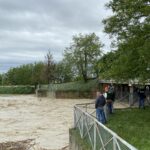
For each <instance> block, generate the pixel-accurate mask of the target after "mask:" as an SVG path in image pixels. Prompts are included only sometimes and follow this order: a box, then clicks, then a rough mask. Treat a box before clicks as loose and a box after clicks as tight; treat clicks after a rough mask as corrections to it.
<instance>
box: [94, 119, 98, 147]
mask: <svg viewBox="0 0 150 150" xmlns="http://www.w3.org/2000/svg"><path fill="white" fill-rule="evenodd" d="M96 126H97V124H96V122H95V121H94V149H93V150H96Z"/></svg>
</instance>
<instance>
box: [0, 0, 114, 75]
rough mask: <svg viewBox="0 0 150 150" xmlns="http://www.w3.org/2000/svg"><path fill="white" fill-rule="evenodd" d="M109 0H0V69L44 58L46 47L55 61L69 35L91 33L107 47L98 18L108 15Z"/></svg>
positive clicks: (108, 42) (1, 70)
mask: <svg viewBox="0 0 150 150" xmlns="http://www.w3.org/2000/svg"><path fill="white" fill-rule="evenodd" d="M108 1H109V0H0V73H3V72H6V71H8V69H10V67H16V66H19V65H21V64H27V63H33V62H35V61H44V59H45V58H44V57H45V55H46V53H47V52H48V50H50V51H51V53H52V55H53V58H54V60H55V61H59V60H61V59H62V54H63V50H64V49H65V47H68V46H69V45H70V43H71V40H72V36H73V35H76V34H79V33H83V34H84V33H92V32H95V33H96V35H98V36H99V37H100V40H101V41H102V42H103V43H104V44H105V45H106V46H105V47H104V49H105V51H109V50H110V48H109V44H110V39H109V38H108V35H106V34H105V33H103V24H102V23H101V21H102V20H103V19H104V18H106V17H108V16H110V15H111V14H112V13H111V11H110V10H106V8H105V7H104V5H105V4H106V3H107V2H108Z"/></svg>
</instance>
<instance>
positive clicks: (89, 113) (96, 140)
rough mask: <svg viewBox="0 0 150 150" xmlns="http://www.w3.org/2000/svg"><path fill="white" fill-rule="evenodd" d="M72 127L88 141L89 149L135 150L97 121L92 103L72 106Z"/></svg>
mask: <svg viewBox="0 0 150 150" xmlns="http://www.w3.org/2000/svg"><path fill="white" fill-rule="evenodd" d="M87 106H88V107H87ZM87 108H88V110H87ZM74 127H75V128H76V129H78V130H79V132H80V136H81V138H82V139H85V140H86V142H87V143H89V145H90V146H91V150H137V149H136V148H135V147H133V146H132V145H130V144H129V143H127V142H126V141H125V140H123V139H122V138H121V137H119V136H118V135H117V134H116V133H115V132H113V131H112V130H110V129H109V128H107V127H106V126H104V125H103V124H101V123H100V122H98V121H97V119H96V118H95V110H93V103H86V104H77V105H75V106H74Z"/></svg>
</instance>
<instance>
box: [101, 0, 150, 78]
mask: <svg viewBox="0 0 150 150" xmlns="http://www.w3.org/2000/svg"><path fill="white" fill-rule="evenodd" d="M107 7H108V8H110V9H111V10H112V11H113V12H114V15H113V16H111V17H109V18H107V19H105V20H104V21H103V22H104V24H105V32H106V33H108V34H110V36H111V37H114V38H115V39H116V47H117V50H118V52H117V53H118V59H116V61H115V62H114V65H113V66H112V69H113V70H114V71H113V75H114V76H115V77H118V78H125V79H135V78H138V79H142V80H143V79H148V78H150V72H149V68H150V62H149V60H150V15H149V14H150V3H149V0H125V1H121V0H112V1H110V2H109V3H108V4H107ZM116 66H117V67H116ZM118 70H119V71H118Z"/></svg>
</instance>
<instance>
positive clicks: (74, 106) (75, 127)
mask: <svg viewBox="0 0 150 150" xmlns="http://www.w3.org/2000/svg"><path fill="white" fill-rule="evenodd" d="M74 128H76V108H75V106H74Z"/></svg>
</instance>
